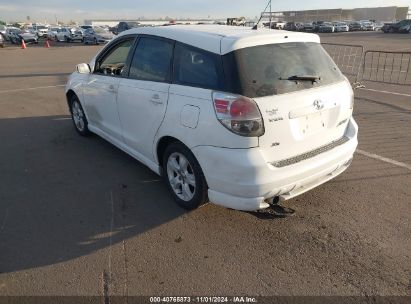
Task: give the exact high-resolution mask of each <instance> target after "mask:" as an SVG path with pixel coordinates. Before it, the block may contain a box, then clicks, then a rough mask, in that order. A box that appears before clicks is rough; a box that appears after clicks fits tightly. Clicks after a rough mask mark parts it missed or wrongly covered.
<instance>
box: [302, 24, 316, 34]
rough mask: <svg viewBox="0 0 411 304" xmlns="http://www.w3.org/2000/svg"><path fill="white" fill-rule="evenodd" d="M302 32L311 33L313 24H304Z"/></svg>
mask: <svg viewBox="0 0 411 304" xmlns="http://www.w3.org/2000/svg"><path fill="white" fill-rule="evenodd" d="M304 31H306V32H312V31H314V25H313V23H312V22H307V23H304Z"/></svg>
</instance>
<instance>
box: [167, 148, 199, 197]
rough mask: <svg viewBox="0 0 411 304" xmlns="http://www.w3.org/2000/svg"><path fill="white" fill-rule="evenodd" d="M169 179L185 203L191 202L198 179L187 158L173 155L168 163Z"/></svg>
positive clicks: (176, 154)
mask: <svg viewBox="0 0 411 304" xmlns="http://www.w3.org/2000/svg"><path fill="white" fill-rule="evenodd" d="M167 177H168V180H169V182H170V185H171V188H172V189H173V191H174V193H175V194H176V195H177V196H178V197H179V198H180V199H181V200H183V201H186V202H188V201H190V200H191V199H192V198H193V197H194V194H195V190H196V179H195V176H194V172H193V168H192V166H191V164H190V162H189V161H188V160H187V158H186V157H185V156H184V155H183V154H181V153H178V152H174V153H173V154H171V155H170V156H169V158H168V161H167Z"/></svg>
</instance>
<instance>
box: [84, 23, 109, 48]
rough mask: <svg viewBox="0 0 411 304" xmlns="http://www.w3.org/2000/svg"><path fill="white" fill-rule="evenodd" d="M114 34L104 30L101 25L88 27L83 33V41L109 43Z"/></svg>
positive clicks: (87, 42) (86, 42)
mask: <svg viewBox="0 0 411 304" xmlns="http://www.w3.org/2000/svg"><path fill="white" fill-rule="evenodd" d="M113 37H114V34H113V33H111V32H109V31H106V30H104V29H103V28H101V27H94V28H91V29H87V30H86V31H85V32H84V35H83V43H85V44H89V43H92V44H100V43H107V42H109V41H110V40H111V39H113Z"/></svg>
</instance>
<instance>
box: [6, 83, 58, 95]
mask: <svg viewBox="0 0 411 304" xmlns="http://www.w3.org/2000/svg"><path fill="white" fill-rule="evenodd" d="M65 86H66V85H65V84H58V85H54V86H46V87H34V88H25V89H14V90H3V91H0V94H4V93H13V92H24V91H31V90H40V89H52V88H59V87H65Z"/></svg>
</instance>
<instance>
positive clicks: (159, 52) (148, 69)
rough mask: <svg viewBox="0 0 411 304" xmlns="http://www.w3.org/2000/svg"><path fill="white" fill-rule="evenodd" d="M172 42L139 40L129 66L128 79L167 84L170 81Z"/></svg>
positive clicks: (149, 39) (152, 39) (150, 39)
mask: <svg viewBox="0 0 411 304" xmlns="http://www.w3.org/2000/svg"><path fill="white" fill-rule="evenodd" d="M173 47H174V44H173V43H172V42H169V41H166V40H162V39H154V38H148V37H142V38H140V40H139V42H138V45H137V48H136V51H135V53H134V56H133V60H132V62H131V66H130V73H129V78H132V79H138V80H146V81H156V82H167V81H169V79H170V72H171V60H172V58H173Z"/></svg>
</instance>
